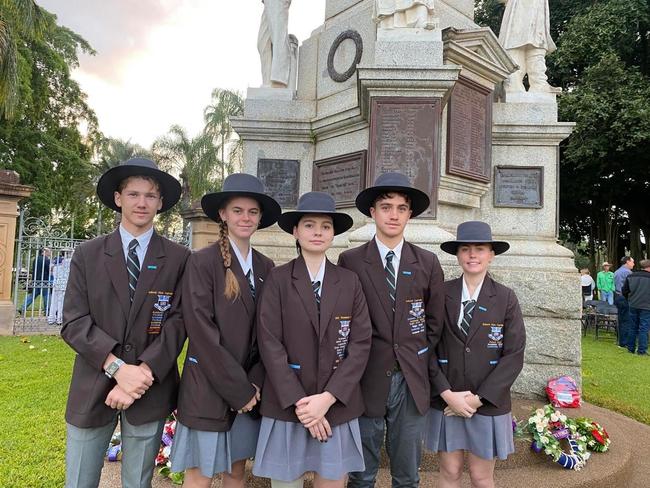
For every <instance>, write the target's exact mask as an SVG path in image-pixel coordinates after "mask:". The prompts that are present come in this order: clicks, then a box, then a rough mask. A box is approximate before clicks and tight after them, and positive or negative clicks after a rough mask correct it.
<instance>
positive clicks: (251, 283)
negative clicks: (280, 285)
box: [246, 269, 255, 300]
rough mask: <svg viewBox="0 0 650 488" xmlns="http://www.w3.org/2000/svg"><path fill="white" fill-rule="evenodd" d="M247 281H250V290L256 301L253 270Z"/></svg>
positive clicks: (247, 276) (248, 274)
mask: <svg viewBox="0 0 650 488" xmlns="http://www.w3.org/2000/svg"><path fill="white" fill-rule="evenodd" d="M246 281H248V288H250V289H251V295H252V296H253V300H255V286H253V270H252V269H249V270H248V272H247V273H246Z"/></svg>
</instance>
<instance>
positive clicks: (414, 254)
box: [339, 239, 444, 417]
mask: <svg viewBox="0 0 650 488" xmlns="http://www.w3.org/2000/svg"><path fill="white" fill-rule="evenodd" d="M399 263H400V264H399V270H398V271H397V289H396V296H395V315H394V317H393V311H392V309H391V304H390V299H389V294H388V283H387V282H386V273H385V271H384V263H382V260H381V256H380V254H379V249H378V248H377V243H376V242H375V240H374V239H372V240H371V241H369V242H367V243H366V244H364V245H362V246H359V247H357V248H355V249H350V250H348V251H345V252H344V253H342V254H341V255H340V256H339V265H340V266H342V267H344V268H347V269H350V270H352V271H354V272H355V273H356V274H357V275H358V276H359V279H360V280H361V284H362V286H363V291H364V293H365V296H366V300H367V301H368V309H369V310H370V318H371V319H372V348H371V350H370V359H369V360H368V366H367V367H366V371H365V373H364V375H363V378H362V380H361V388H362V389H363V398H364V400H365V404H366V410H365V414H364V415H366V416H367V417H383V416H384V415H385V413H386V400H387V398H388V391H389V389H390V377H391V375H392V374H393V367H394V365H395V361H396V360H397V361H399V365H400V368H401V370H402V373H403V374H404V378H405V379H406V383H407V385H408V387H409V390H410V392H411V395H413V399H414V400H415V404H416V406H417V409H418V411H419V412H420V414H422V415H424V414H425V413H426V411H427V410H428V408H429V402H430V398H431V387H430V378H432V379H433V378H435V377H436V376H438V375H439V374H440V369H439V367H438V362H437V360H436V357H435V350H434V348H435V345H436V344H437V342H438V339H439V338H440V334H441V333H442V326H443V314H444V308H443V307H444V302H443V289H442V285H443V281H444V276H443V273H442V268H441V267H440V263H439V261H438V258H437V257H436V255H435V254H433V253H432V252H429V251H426V250H424V249H422V248H420V247H417V246H415V245H413V244H410V243H408V242H404V245H403V246H402V255H401V256H400V262H399Z"/></svg>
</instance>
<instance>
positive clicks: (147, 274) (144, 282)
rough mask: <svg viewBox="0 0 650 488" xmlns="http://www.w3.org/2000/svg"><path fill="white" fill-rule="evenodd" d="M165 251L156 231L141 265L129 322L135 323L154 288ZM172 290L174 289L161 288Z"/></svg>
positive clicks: (163, 262)
mask: <svg viewBox="0 0 650 488" xmlns="http://www.w3.org/2000/svg"><path fill="white" fill-rule="evenodd" d="M164 258H165V251H164V249H163V244H162V239H161V238H160V236H159V235H158V234H157V233H156V232H155V231H154V233H153V235H152V236H151V241H149V246H148V247H147V253H146V254H145V256H144V263H142V265H141V266H140V276H139V277H138V286H137V287H136V288H135V295H134V296H133V303H132V304H131V311H130V313H129V324H131V323H133V321H134V320H135V318H136V317H137V315H138V312H139V311H140V309H141V308H142V304H143V303H144V300H145V298H146V297H147V295H148V294H149V291H151V290H152V289H153V284H154V281H155V280H156V276H158V273H160V270H161V269H162V267H163V266H164V264H165V261H164ZM160 291H161V292H162V291H169V292H172V291H173V290H160Z"/></svg>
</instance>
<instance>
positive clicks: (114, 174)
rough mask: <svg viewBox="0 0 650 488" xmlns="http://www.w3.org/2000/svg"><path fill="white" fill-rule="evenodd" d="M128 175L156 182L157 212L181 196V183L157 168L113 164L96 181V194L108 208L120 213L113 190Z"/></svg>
mask: <svg viewBox="0 0 650 488" xmlns="http://www.w3.org/2000/svg"><path fill="white" fill-rule="evenodd" d="M130 176H147V177H149V178H153V179H154V180H156V181H157V182H158V185H159V187H160V195H161V197H162V207H160V210H158V213H163V212H166V211H167V210H169V209H170V208H172V207H173V206H174V205H176V204H177V203H178V201H179V200H180V198H181V184H180V183H179V181H178V180H177V179H176V178H174V177H173V176H172V175H170V174H168V173H165V172H164V171H161V170H159V169H155V168H147V167H143V166H131V165H124V166H115V167H114V168H111V169H109V170H108V171H106V173H104V174H103V175H102V177H101V178H100V179H99V182H98V183H97V196H98V197H99V200H100V201H101V202H102V203H103V204H104V205H106V206H107V207H108V208H110V209H112V210H114V211H116V212H119V213H122V209H121V208H120V207H118V206H117V205H116V204H115V192H116V191H117V189H118V187H119V186H120V183H121V182H122V181H123V180H124V179H126V178H128V177H130Z"/></svg>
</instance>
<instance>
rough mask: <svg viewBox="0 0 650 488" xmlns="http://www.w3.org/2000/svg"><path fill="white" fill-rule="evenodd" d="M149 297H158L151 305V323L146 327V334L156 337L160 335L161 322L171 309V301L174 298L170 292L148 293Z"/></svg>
mask: <svg viewBox="0 0 650 488" xmlns="http://www.w3.org/2000/svg"><path fill="white" fill-rule="evenodd" d="M148 294H149V295H155V296H157V297H158V299H157V301H156V302H154V304H153V310H152V311H151V321H150V322H149V326H148V327H147V334H151V335H158V334H160V329H161V328H162V324H163V321H164V320H165V315H166V312H167V311H168V310H169V309H170V308H172V306H171V303H170V301H171V299H172V296H174V293H172V292H171V291H150V292H149V293H148Z"/></svg>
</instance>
